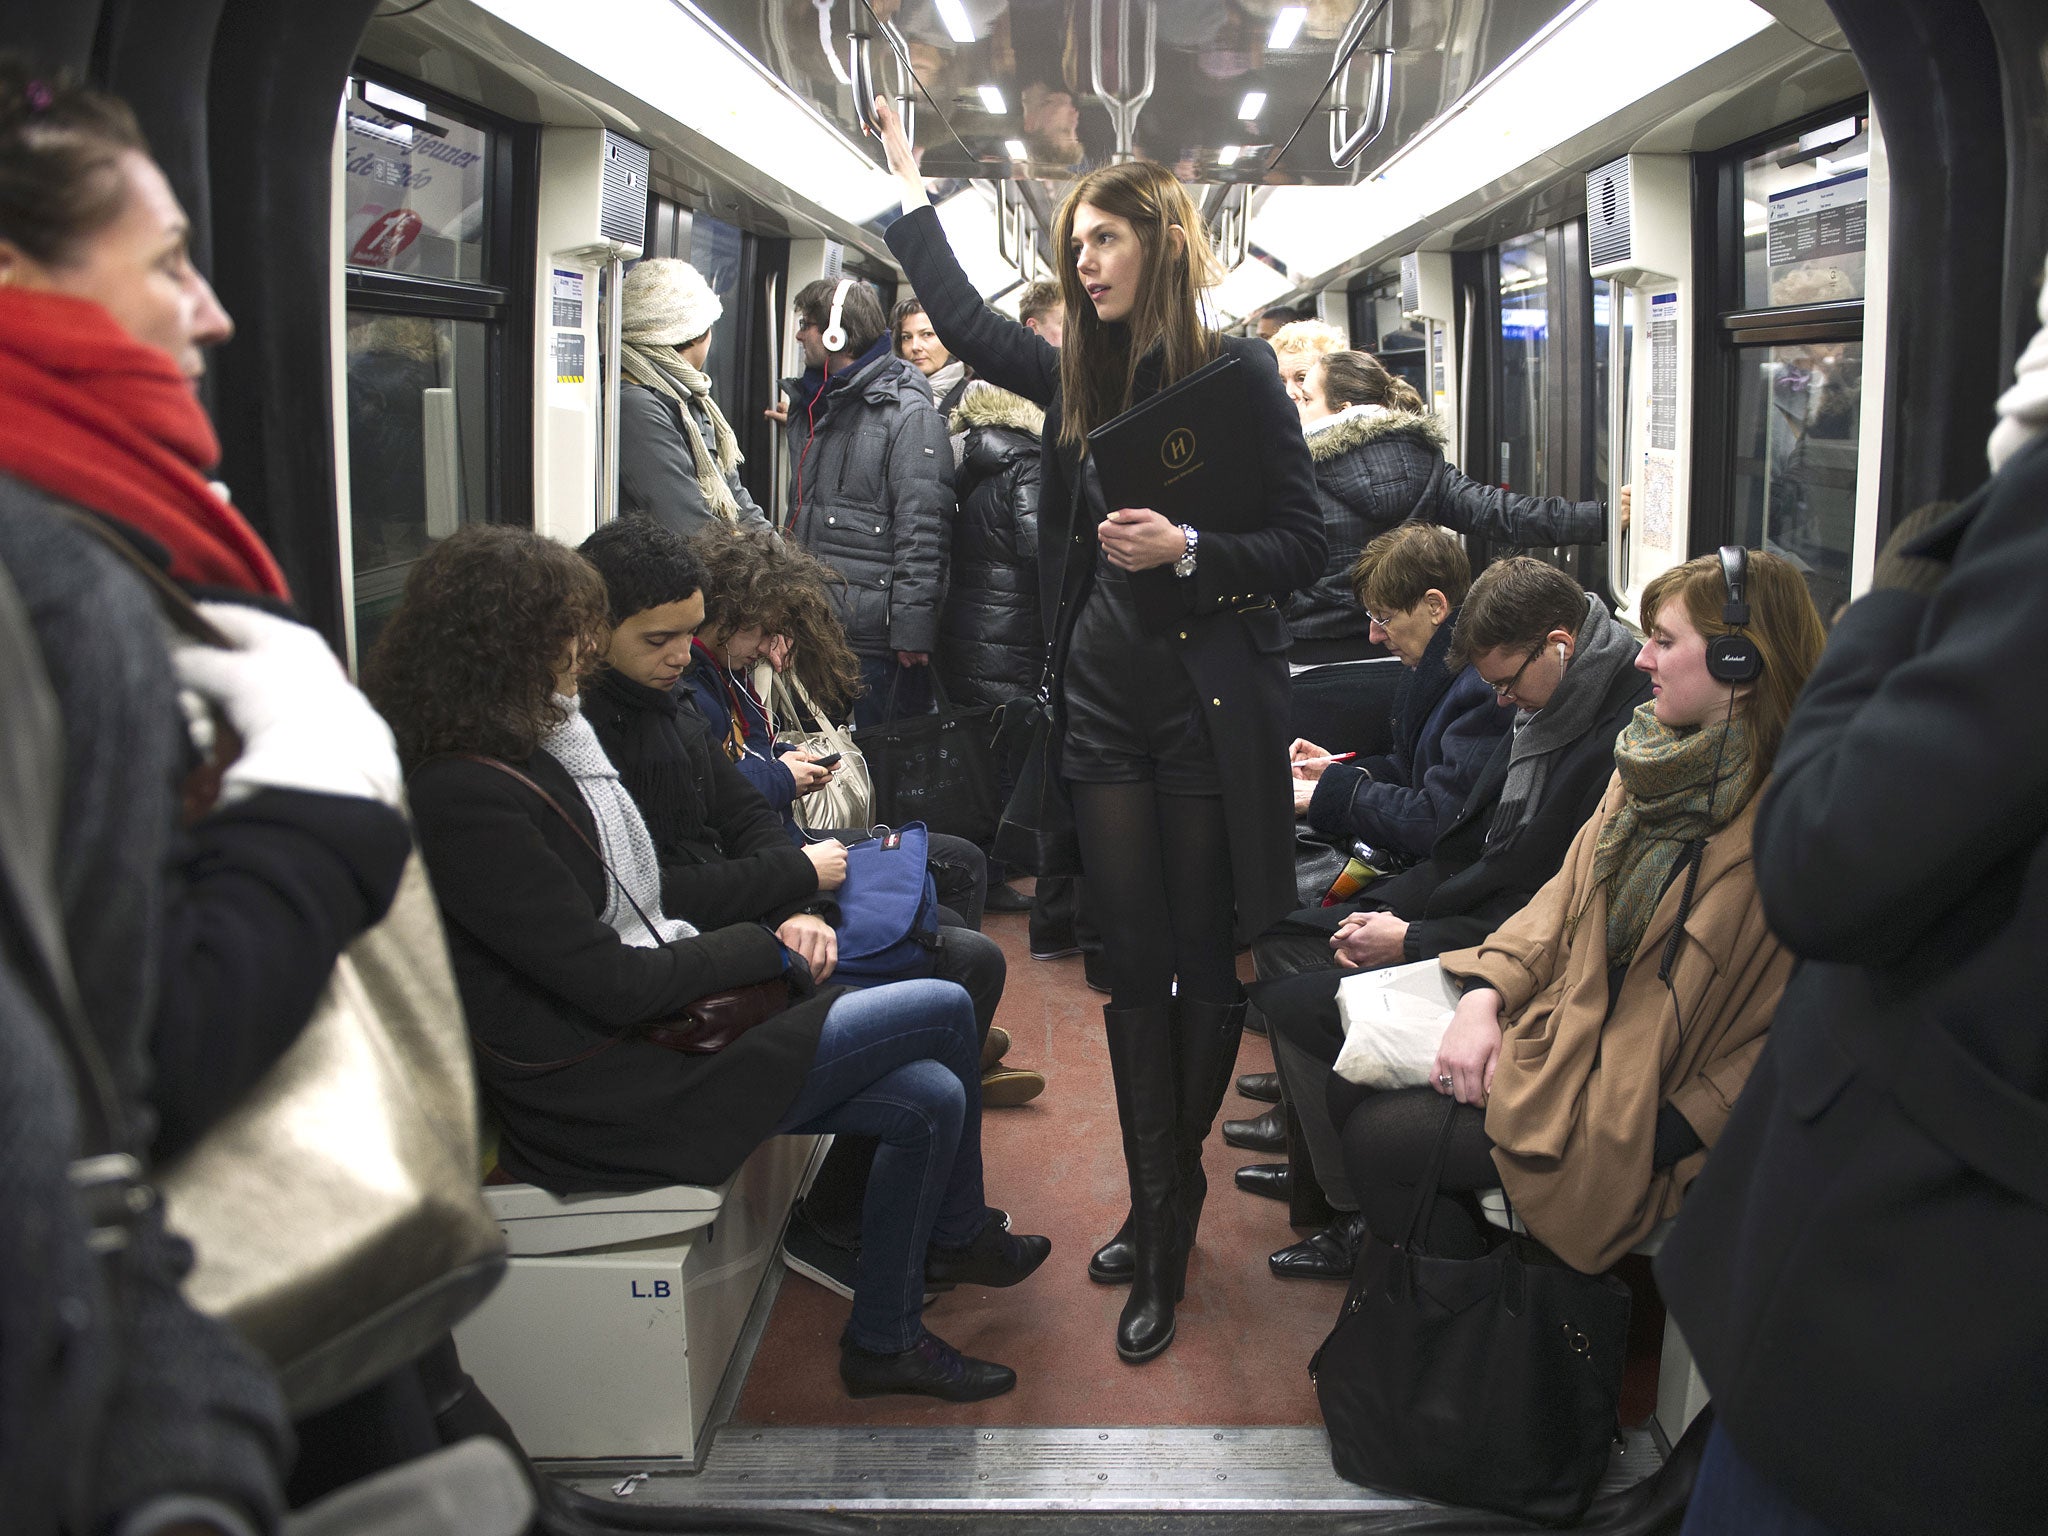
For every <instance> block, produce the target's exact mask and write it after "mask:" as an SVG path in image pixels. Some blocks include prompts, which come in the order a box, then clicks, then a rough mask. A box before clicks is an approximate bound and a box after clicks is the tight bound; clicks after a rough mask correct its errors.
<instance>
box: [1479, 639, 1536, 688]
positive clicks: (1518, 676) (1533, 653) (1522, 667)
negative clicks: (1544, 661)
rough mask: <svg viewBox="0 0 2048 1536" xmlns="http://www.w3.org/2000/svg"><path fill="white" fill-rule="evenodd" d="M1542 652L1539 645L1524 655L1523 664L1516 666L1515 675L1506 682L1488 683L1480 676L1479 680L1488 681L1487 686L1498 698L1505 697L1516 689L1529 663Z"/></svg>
mask: <svg viewBox="0 0 2048 1536" xmlns="http://www.w3.org/2000/svg"><path fill="white" fill-rule="evenodd" d="M1542 654H1543V647H1542V646H1540V645H1539V646H1537V647H1536V649H1535V650H1533V651H1531V652H1530V653H1529V654H1528V655H1527V656H1524V657H1523V658H1522V664H1521V665H1520V666H1519V667H1517V668H1515V675H1514V676H1513V677H1511V678H1509V679H1508V680H1507V681H1506V682H1504V683H1486V679H1485V678H1483V677H1482V678H1480V679H1479V681H1481V682H1482V683H1486V686H1487V687H1489V688H1491V689H1492V690H1493V692H1494V696H1495V697H1496V698H1502V699H1504V698H1506V697H1507V696H1508V695H1509V694H1511V693H1513V692H1514V691H1515V684H1517V683H1519V682H1520V681H1521V680H1522V674H1523V673H1524V672H1526V671H1528V670H1529V663H1530V662H1532V661H1534V660H1535V659H1536V658H1537V657H1538V656H1540V655H1542Z"/></svg>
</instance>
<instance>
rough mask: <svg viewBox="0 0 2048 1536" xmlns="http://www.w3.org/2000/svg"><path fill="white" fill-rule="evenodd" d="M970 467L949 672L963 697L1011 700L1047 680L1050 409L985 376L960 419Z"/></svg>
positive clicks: (959, 523)
mask: <svg viewBox="0 0 2048 1536" xmlns="http://www.w3.org/2000/svg"><path fill="white" fill-rule="evenodd" d="M951 425H952V428H953V431H954V433H955V434H956V436H955V438H954V443H955V447H956V449H957V451H958V454H959V459H960V467H959V469H958V470H957V471H956V472H955V474H954V476H953V489H954V490H955V491H956V492H957V493H958V494H959V498H960V513H959V516H958V518H957V520H956V521H955V522H954V524H953V573H952V579H951V581H950V582H949V584H948V586H947V589H946V608H945V613H944V616H943V617H942V618H941V619H940V621H939V651H938V667H939V676H940V677H941V679H943V681H944V682H945V685H946V691H947V693H948V694H949V695H951V697H952V699H953V702H954V703H956V704H1002V703H1005V702H1007V701H1008V700H1010V699H1013V698H1015V697H1016V696H1017V695H1018V694H1020V693H1029V692H1031V691H1032V690H1033V689H1035V688H1036V687H1037V686H1038V680H1039V677H1040V675H1041V674H1042V673H1043V671H1044V670H1045V630H1044V626H1043V624H1042V622H1041V621H1040V619H1039V615H1038V473H1039V465H1038V456H1039V434H1040V432H1041V431H1043V430H1044V426H1045V412H1044V411H1042V410H1040V409H1039V408H1038V407H1037V406H1035V405H1033V404H1032V403H1031V402H1030V401H1028V400H1025V399H1023V398H1022V397H1020V396H1017V395H1013V394H1010V393H1009V392H1008V391H1006V390H1000V389H997V388H996V387H995V386H994V385H993V384H987V383H976V384H974V385H972V386H971V387H970V388H969V389H968V391H967V393H966V394H965V395H963V396H962V397H961V399H960V405H959V407H958V408H957V409H956V410H955V411H954V412H953V419H952V422H951Z"/></svg>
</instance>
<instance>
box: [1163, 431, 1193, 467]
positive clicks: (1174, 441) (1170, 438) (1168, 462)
mask: <svg viewBox="0 0 2048 1536" xmlns="http://www.w3.org/2000/svg"><path fill="white" fill-rule="evenodd" d="M1194 461H1195V434H1194V433H1192V432H1190V431H1189V430H1188V429H1187V428H1186V427H1175V428H1174V429H1173V430H1172V431H1171V432H1169V433H1167V434H1166V439H1165V441H1164V442H1162V443H1160V445H1159V462H1160V463H1162V464H1164V465H1165V466H1166V467H1167V468H1168V469H1186V468H1187V467H1188V466H1189V465H1190V464H1192V463H1194Z"/></svg>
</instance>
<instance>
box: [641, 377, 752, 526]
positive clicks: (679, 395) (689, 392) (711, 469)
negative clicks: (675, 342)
mask: <svg viewBox="0 0 2048 1536" xmlns="http://www.w3.org/2000/svg"><path fill="white" fill-rule="evenodd" d="M620 351H621V352H622V354H623V356H622V358H621V360H620V366H621V368H622V369H623V371H624V373H625V375H626V377H627V378H629V379H632V380H633V381H634V382H635V383H638V384H644V385H646V386H647V387H648V388H649V389H651V390H654V391H656V392H657V393H659V394H664V395H667V396H668V397H669V398H670V399H671V400H673V401H675V403H676V415H677V416H679V417H681V418H682V423H683V436H684V437H686V438H688V439H689V442H690V458H691V460H692V461H693V462H694V463H695V464H696V466H697V485H698V487H699V489H701V490H702V491H703V492H704V504H705V505H706V506H707V507H709V508H710V509H711V510H712V512H713V513H714V514H715V515H717V516H719V517H722V518H724V519H725V520H726V521H727V522H728V523H731V522H737V521H738V520H739V515H740V504H739V502H738V501H736V500H735V499H734V498H733V494H732V487H731V486H729V485H727V484H726V483H725V477H726V476H727V475H729V474H731V473H732V472H733V471H734V470H735V469H737V468H738V467H739V465H740V460H741V458H742V457H743V455H742V454H741V453H740V443H739V439H738V438H736V437H734V436H733V432H732V428H731V427H730V426H728V425H727V424H726V420H725V413H724V412H723V411H721V410H719V408H718V402H717V401H716V400H714V399H712V398H711V379H710V377H709V376H708V375H707V374H705V373H702V372H701V371H699V370H698V369H695V368H692V367H691V366H690V365H689V363H688V362H687V361H685V360H684V357H683V354H682V353H680V352H678V351H677V350H676V349H675V348H674V347H664V346H653V345H650V344H648V343H646V342H633V341H629V342H626V343H624V344H623V345H622V347H621V348H620ZM692 399H694V400H696V402H697V403H698V404H699V405H700V406H702V407H703V408H704V414H705V415H706V416H709V417H710V418H711V435H712V438H713V443H712V446H711V447H709V448H707V447H706V446H705V445H704V434H703V433H702V432H700V431H698V430H697V417H696V414H695V413H694V412H692V411H691V410H690V408H689V402H690V401H691V400H692Z"/></svg>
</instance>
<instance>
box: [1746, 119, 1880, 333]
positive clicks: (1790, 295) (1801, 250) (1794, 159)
mask: <svg viewBox="0 0 2048 1536" xmlns="http://www.w3.org/2000/svg"><path fill="white" fill-rule="evenodd" d="M1869 184H1870V119H1869V118H1868V116H1866V115H1865V114H1864V113H1861V112H1849V113H1846V114H1844V115H1843V116H1841V117H1837V118H1835V119H1834V120H1832V121H1831V122H1827V123H1823V124H1821V125H1820V126H1818V127H1816V128H1810V129H1807V130H1806V131H1805V132H1803V133H1799V134H1796V135H1794V136H1792V137H1790V138H1788V139H1786V140H1785V141H1784V142H1782V143H1779V144H1776V145H1773V146H1771V147H1770V148H1768V149H1766V150H1765V151H1764V152H1763V153H1762V154H1758V155H1752V156H1749V157H1748V158H1746V159H1745V160H1744V161H1743V163H1742V213H1743V229H1742V234H1743V241H1742V251H1743V255H1742V289H1743V295H1742V307H1743V308H1744V309H1769V308H1776V307H1778V306H1780V305H1787V304H1824V303H1829V302H1832V301H1835V300H1841V299H1860V298H1862V297H1863V260H1864V211H1865V208H1866V206H1867V204H1868V200H1869V192H1868V187H1869Z"/></svg>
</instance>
